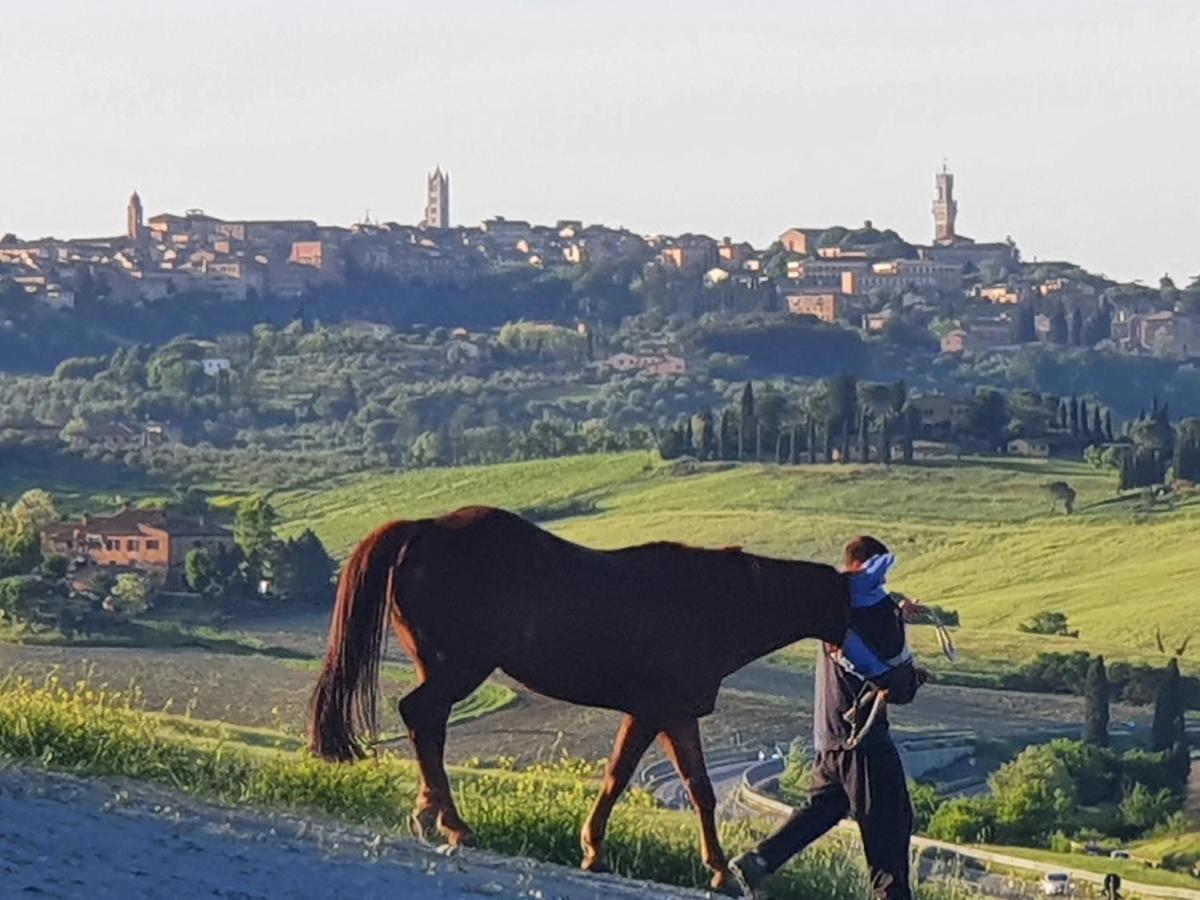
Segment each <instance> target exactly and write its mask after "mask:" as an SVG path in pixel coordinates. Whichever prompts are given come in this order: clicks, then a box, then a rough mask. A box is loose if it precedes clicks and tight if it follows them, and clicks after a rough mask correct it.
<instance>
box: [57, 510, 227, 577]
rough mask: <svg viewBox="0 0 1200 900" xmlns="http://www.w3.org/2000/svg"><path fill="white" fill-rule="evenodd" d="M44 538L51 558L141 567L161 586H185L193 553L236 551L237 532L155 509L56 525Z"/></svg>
mask: <svg viewBox="0 0 1200 900" xmlns="http://www.w3.org/2000/svg"><path fill="white" fill-rule="evenodd" d="M41 539H42V540H41V543H42V552H43V553H44V554H46V555H54V554H57V555H59V556H65V557H67V558H68V559H69V560H71V561H72V562H74V563H75V564H76V565H81V566H94V567H98V568H109V567H113V568H123V569H136V570H138V571H141V572H143V573H145V574H146V575H148V576H149V577H150V578H151V579H153V580H155V581H157V582H159V583H179V582H181V581H182V580H183V566H184V560H185V559H186V557H187V555H188V553H190V552H191V551H192V550H198V549H199V550H208V551H209V552H211V553H216V552H218V551H220V550H226V551H228V550H232V549H233V533H232V532H231V531H230V530H229V529H228V528H225V527H224V526H221V525H216V524H214V523H211V522H206V521H204V520H203V519H200V520H193V519H185V518H181V517H176V516H169V515H168V514H167V513H165V512H163V511H162V510H152V509H122V510H121V511H120V512H117V513H114V514H112V515H108V516H89V515H84V516H83V518H82V519H80V520H78V521H74V522H55V523H54V524H52V525H48V526H46V528H44V529H43V530H42V535H41Z"/></svg>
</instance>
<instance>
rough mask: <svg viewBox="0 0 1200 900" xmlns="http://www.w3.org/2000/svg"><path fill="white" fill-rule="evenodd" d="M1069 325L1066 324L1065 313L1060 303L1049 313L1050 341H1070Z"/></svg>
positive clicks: (1055, 342)
mask: <svg viewBox="0 0 1200 900" xmlns="http://www.w3.org/2000/svg"><path fill="white" fill-rule="evenodd" d="M1070 338H1071V335H1070V326H1069V325H1068V324H1067V313H1066V311H1065V310H1064V309H1063V305H1062V304H1061V303H1060V304H1058V306H1056V307H1055V308H1054V312H1053V313H1052V314H1051V315H1050V341H1051V343H1054V344H1066V343H1068V342H1069V341H1070Z"/></svg>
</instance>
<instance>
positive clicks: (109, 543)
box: [104, 538, 121, 550]
mask: <svg viewBox="0 0 1200 900" xmlns="http://www.w3.org/2000/svg"><path fill="white" fill-rule="evenodd" d="M104 549H105V550H120V549H121V542H120V541H114V540H113V539H112V538H105V539H104Z"/></svg>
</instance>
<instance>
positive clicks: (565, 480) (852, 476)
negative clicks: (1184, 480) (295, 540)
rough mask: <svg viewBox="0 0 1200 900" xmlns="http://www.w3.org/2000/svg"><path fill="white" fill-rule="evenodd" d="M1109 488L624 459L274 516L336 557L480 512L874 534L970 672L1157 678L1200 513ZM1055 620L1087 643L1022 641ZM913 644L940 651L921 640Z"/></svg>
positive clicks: (837, 543) (1199, 504)
mask: <svg viewBox="0 0 1200 900" xmlns="http://www.w3.org/2000/svg"><path fill="white" fill-rule="evenodd" d="M1052 480H1065V481H1067V482H1069V483H1070V484H1071V486H1072V487H1074V488H1075V490H1076V491H1077V492H1078V499H1077V511H1076V513H1075V514H1074V515H1072V516H1067V515H1065V514H1064V513H1063V512H1062V510H1061V508H1057V509H1056V508H1055V507H1054V505H1053V503H1052V501H1051V499H1050V497H1049V495H1048V494H1047V492H1046V490H1045V485H1046V483H1047V482H1049V481H1052ZM1113 483H1114V481H1113V476H1112V474H1111V473H1108V472H1103V473H1102V472H1097V471H1095V470H1092V469H1089V468H1088V467H1086V466H1084V465H1083V464H1079V463H1068V462H1058V461H1053V462H1045V461H1034V460H1028V461H1025V460H972V459H968V460H964V461H961V462H950V463H937V464H927V465H918V466H904V467H901V466H895V467H892V468H890V469H886V470H885V469H882V468H880V467H877V466H871V467H865V466H855V465H848V466H801V467H796V468H786V467H784V468H781V467H775V466H758V465H744V466H731V465H728V464H724V465H721V464H710V465H696V464H686V463H684V464H663V463H658V462H656V461H654V460H653V459H652V458H651V457H650V456H649V455H646V454H624V455H612V456H590V457H577V458H569V459H561V460H551V461H538V462H529V463H514V464H506V465H500V466H491V467H478V468H461V469H437V470H423V471H416V472H406V473H400V474H396V475H386V476H370V477H359V478H348V479H345V480H343V481H341V482H338V483H334V484H331V485H330V486H329V487H328V488H327V489H324V490H321V491H297V492H290V493H283V494H279V495H277V496H276V498H275V500H276V503H277V505H278V507H279V509H280V511H281V512H282V514H283V516H284V517H285V520H286V521H287V522H288V525H289V527H290V528H293V529H299V528H302V527H312V528H314V529H315V530H316V531H317V533H318V534H319V535H320V536H321V537H322V539H324V540H325V541H327V543H328V544H329V545H330V546H331V548H332V549H333V550H334V551H335V552H336V553H338V554H344V553H345V552H347V551H348V549H349V548H350V547H351V546H353V544H354V542H355V541H356V540H358V539H359V538H361V537H362V536H363V535H365V534H366V532H367V531H368V530H369V529H370V528H371V527H373V526H374V525H377V524H379V523H381V522H383V521H386V520H388V519H391V518H419V517H422V516H428V515H433V514H436V513H439V512H443V511H446V510H449V509H452V508H454V507H457V506H461V505H466V504H474V503H482V504H491V505H498V506H504V507H507V508H509V509H514V510H517V511H521V512H524V513H526V514H528V515H531V516H533V517H534V518H538V519H540V520H542V521H544V522H545V523H546V525H547V527H549V528H551V529H553V530H554V531H556V532H558V533H559V534H562V535H563V536H565V537H567V538H570V539H572V540H576V541H580V542H582V543H585V544H590V545H593V546H598V547H615V546H621V545H624V544H630V543H637V542H641V541H649V540H663V539H671V540H680V541H685V542H689V543H694V544H699V545H704V546H717V545H722V544H740V545H743V546H745V547H746V549H747V550H750V551H753V552H757V553H763V554H768V555H773V556H784V557H797V558H807V559H821V560H828V561H833V560H835V559H836V557H837V555H838V551H839V548H840V547H841V545H842V544H843V543H844V542H845V540H846V539H847V538H848V537H849V536H851V535H853V534H856V533H861V532H864V531H865V532H870V533H873V534H875V535H877V536H878V537H880V538H881V539H883V540H884V541H886V542H887V543H889V544H890V545H891V546H892V548H893V549H894V550H896V551H897V552H898V554H899V556H900V566H899V567H898V569H897V571H896V574H895V576H894V578H893V581H892V586H893V587H894V588H896V589H898V590H902V591H904V592H906V593H909V594H911V595H914V596H918V597H921V598H922V599H924V600H926V601H928V602H936V603H938V604H941V605H943V606H946V607H949V608H952V609H956V610H958V611H959V613H960V615H961V617H962V622H963V627H962V628H961V629H960V630H959V632H958V635H957V641H958V644H959V646H960V648H961V650H962V654H961V656H962V663H961V665H962V666H963V667H964V671H968V670H969V669H970V668H971V667H976V668H978V669H980V670H981V671H995V670H996V669H997V668H998V667H999V668H1003V667H1005V666H1009V667H1015V665H1017V664H1019V663H1020V662H1021V661H1022V660H1024V659H1027V658H1029V657H1032V656H1033V655H1035V654H1036V653H1037V652H1039V651H1041V650H1071V649H1088V650H1092V651H1094V652H1103V653H1105V654H1106V655H1107V656H1109V657H1111V658H1114V659H1129V660H1141V661H1149V662H1156V661H1158V662H1161V661H1163V658H1162V657H1161V655H1160V654H1158V653H1157V651H1156V650H1155V647H1154V629H1155V627H1161V629H1162V631H1163V633H1164V634H1165V635H1169V636H1171V637H1172V638H1174V637H1182V636H1183V635H1186V634H1187V633H1189V632H1190V630H1191V629H1193V628H1195V627H1196V626H1195V621H1196V620H1195V611H1194V609H1193V605H1194V604H1193V603H1192V600H1191V599H1190V593H1189V590H1188V587H1187V586H1188V585H1189V584H1191V583H1193V581H1194V580H1195V579H1196V577H1197V576H1200V544H1197V542H1196V540H1195V538H1194V535H1195V533H1196V527H1197V525H1198V524H1200V500H1197V499H1195V498H1188V499H1185V500H1182V501H1180V502H1178V503H1177V504H1176V505H1175V506H1174V507H1172V508H1165V507H1159V508H1155V509H1147V508H1146V507H1145V504H1144V501H1143V500H1142V499H1141V498H1140V497H1139V496H1124V497H1119V496H1117V495H1116V493H1115V492H1114V487H1113ZM1043 609H1051V610H1059V611H1062V612H1065V613H1067V614H1068V616H1069V619H1070V625H1071V627H1072V628H1078V629H1079V630H1080V633H1081V634H1080V639H1079V640H1071V639H1069V638H1053V637H1043V636H1037V635H1027V634H1023V633H1021V632H1019V631H1018V630H1017V625H1018V624H1019V623H1021V622H1023V621H1025V620H1027V619H1028V618H1029V617H1030V616H1032V615H1033V614H1034V613H1035V612H1037V611H1039V610H1043ZM914 639H915V641H916V642H917V644H918V649H932V648H933V643H932V641H933V638H932V635H931V634H928V633H924V632H923V630H922V629H916V634H915V637H914ZM1187 662H1188V660H1187V658H1185V668H1192V667H1191V666H1188V665H1187Z"/></svg>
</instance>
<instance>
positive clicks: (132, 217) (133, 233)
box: [125, 191, 145, 241]
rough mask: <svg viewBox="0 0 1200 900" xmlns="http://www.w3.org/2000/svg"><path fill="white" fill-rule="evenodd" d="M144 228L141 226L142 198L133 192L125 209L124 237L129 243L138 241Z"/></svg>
mask: <svg viewBox="0 0 1200 900" xmlns="http://www.w3.org/2000/svg"><path fill="white" fill-rule="evenodd" d="M144 229H145V226H144V225H143V224H142V198H141V197H139V196H138V192H137V191H134V192H133V195H132V196H131V197H130V198H129V205H128V206H126V207H125V236H126V237H127V238H129V239H130V240H131V241H140V240H141V239H142V234H143V233H144Z"/></svg>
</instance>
